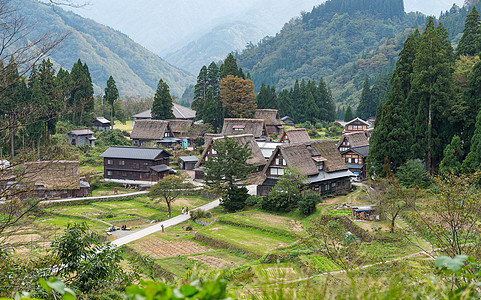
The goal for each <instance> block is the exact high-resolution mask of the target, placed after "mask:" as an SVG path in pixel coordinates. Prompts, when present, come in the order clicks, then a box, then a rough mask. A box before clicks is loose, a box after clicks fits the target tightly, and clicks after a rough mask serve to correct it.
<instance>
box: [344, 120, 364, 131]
mask: <svg viewBox="0 0 481 300" xmlns="http://www.w3.org/2000/svg"><path fill="white" fill-rule="evenodd" d="M366 129H367V125H366V124H364V123H362V122H360V121H355V122H352V123H351V124H349V125H346V130H348V131H364V130H366Z"/></svg>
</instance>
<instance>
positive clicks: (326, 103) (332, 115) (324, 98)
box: [318, 78, 344, 122]
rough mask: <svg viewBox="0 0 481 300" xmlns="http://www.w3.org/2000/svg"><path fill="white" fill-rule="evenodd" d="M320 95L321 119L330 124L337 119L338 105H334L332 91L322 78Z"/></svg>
mask: <svg viewBox="0 0 481 300" xmlns="http://www.w3.org/2000/svg"><path fill="white" fill-rule="evenodd" d="M319 95H320V100H319V103H318V106H319V109H320V113H321V115H320V119H321V120H325V121H329V122H332V121H334V119H336V105H334V100H333V99H332V93H331V90H330V89H329V88H328V87H327V84H326V82H325V81H324V80H323V79H322V78H321V80H319ZM343 116H344V114H343Z"/></svg>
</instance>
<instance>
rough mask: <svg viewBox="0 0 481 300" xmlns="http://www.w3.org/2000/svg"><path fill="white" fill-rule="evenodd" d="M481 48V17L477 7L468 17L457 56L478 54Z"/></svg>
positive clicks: (457, 49)
mask: <svg viewBox="0 0 481 300" xmlns="http://www.w3.org/2000/svg"><path fill="white" fill-rule="evenodd" d="M480 50H481V19H480V17H479V13H478V11H477V10H476V7H473V9H472V10H471V12H470V13H469V14H468V16H467V17H466V21H465V24H464V30H463V36H462V37H461V39H460V40H459V43H458V46H457V48H456V56H460V55H470V56H474V55H478V54H479V52H480Z"/></svg>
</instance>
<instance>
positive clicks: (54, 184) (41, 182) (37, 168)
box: [24, 160, 80, 190]
mask: <svg viewBox="0 0 481 300" xmlns="http://www.w3.org/2000/svg"><path fill="white" fill-rule="evenodd" d="M24 181H25V182H27V183H32V184H34V185H35V186H38V187H43V188H45V189H47V190H64V189H66V190H75V189H79V188H80V164H79V162H78V161H67V160H59V161H36V162H28V163H25V173H24Z"/></svg>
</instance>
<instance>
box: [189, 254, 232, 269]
mask: <svg viewBox="0 0 481 300" xmlns="http://www.w3.org/2000/svg"><path fill="white" fill-rule="evenodd" d="M190 258H191V259H194V260H196V261H199V262H201V263H203V264H204V265H205V266H207V267H209V268H211V269H227V268H235V267H237V266H238V265H237V264H235V263H233V262H231V261H227V260H224V259H222V258H219V257H214V256H207V255H196V256H191V257H190Z"/></svg>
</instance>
